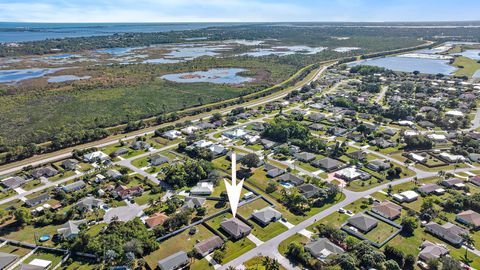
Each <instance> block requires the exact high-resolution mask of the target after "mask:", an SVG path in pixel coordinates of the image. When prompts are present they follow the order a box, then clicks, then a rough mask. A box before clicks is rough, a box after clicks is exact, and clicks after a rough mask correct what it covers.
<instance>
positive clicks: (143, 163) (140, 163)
mask: <svg viewBox="0 0 480 270" xmlns="http://www.w3.org/2000/svg"><path fill="white" fill-rule="evenodd" d="M149 158H150V157H149V156H146V157H142V158H137V159H134V160H132V165H133V166H135V167H137V168H143V167H147V166H149V163H148V160H149Z"/></svg>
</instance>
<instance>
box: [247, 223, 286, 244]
mask: <svg viewBox="0 0 480 270" xmlns="http://www.w3.org/2000/svg"><path fill="white" fill-rule="evenodd" d="M251 223H252V224H253V230H252V234H253V235H255V236H256V237H257V238H258V239H260V240H262V241H264V242H265V241H267V240H270V239H272V238H273V237H275V236H277V235H279V234H281V233H283V232H285V231H287V230H288V228H287V227H285V226H284V225H283V224H282V223H280V222H278V221H277V222H271V223H270V224H268V225H267V226H265V227H262V226H260V225H259V224H257V223H256V222H255V221H253V220H252V221H251Z"/></svg>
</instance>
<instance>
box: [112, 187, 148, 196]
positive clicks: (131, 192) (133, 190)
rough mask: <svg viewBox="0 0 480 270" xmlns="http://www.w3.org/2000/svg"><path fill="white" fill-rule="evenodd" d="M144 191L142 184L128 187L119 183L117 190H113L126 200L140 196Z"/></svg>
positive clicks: (115, 194)
mask: <svg viewBox="0 0 480 270" xmlns="http://www.w3.org/2000/svg"><path fill="white" fill-rule="evenodd" d="M143 191H144V190H143V187H142V186H135V187H130V188H127V187H126V186H123V185H119V186H118V187H117V188H115V190H114V191H113V194H114V196H116V197H118V198H120V199H122V200H125V199H128V198H131V197H133V196H140V195H142V193H143Z"/></svg>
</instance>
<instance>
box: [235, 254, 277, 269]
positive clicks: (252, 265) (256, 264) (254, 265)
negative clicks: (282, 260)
mask: <svg viewBox="0 0 480 270" xmlns="http://www.w3.org/2000/svg"><path fill="white" fill-rule="evenodd" d="M263 260H264V257H262V256H258V257H253V258H251V259H250V260H248V261H246V262H244V263H243V265H244V266H245V267H247V269H252V270H267V269H266V268H265V266H263V264H262V263H263ZM278 269H279V270H285V268H284V267H283V266H281V265H280V267H279V268H278Z"/></svg>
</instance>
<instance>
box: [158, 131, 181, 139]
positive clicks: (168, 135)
mask: <svg viewBox="0 0 480 270" xmlns="http://www.w3.org/2000/svg"><path fill="white" fill-rule="evenodd" d="M181 135H182V133H181V132H180V131H178V130H169V131H165V132H164V133H163V134H162V137H163V138H166V139H169V140H175V139H176V138H179V137H180V136H181Z"/></svg>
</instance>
